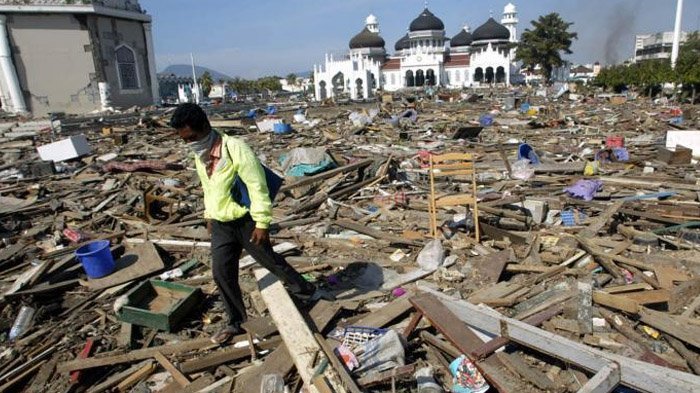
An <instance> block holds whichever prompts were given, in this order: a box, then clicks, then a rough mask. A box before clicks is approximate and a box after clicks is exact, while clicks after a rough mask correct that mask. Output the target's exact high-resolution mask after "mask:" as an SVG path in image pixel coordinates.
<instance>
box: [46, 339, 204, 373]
mask: <svg viewBox="0 0 700 393" xmlns="http://www.w3.org/2000/svg"><path fill="white" fill-rule="evenodd" d="M215 346H217V345H215V344H212V342H211V339H210V338H209V337H203V338H197V339H194V340H189V341H183V342H180V343H176V344H169V345H161V346H158V347H151V348H145V349H137V350H135V351H131V352H128V353H125V354H122V355H114V356H108V355H105V356H101V357H92V358H87V359H76V360H70V361H67V362H63V363H60V364H59V365H58V367H56V371H57V372H60V373H62V372H66V371H72V370H85V369H88V368H94V367H102V366H113V365H115V364H120V363H129V362H135V361H138V360H144V359H149V358H152V357H153V356H155V354H156V353H157V352H159V353H161V354H163V355H173V354H177V353H182V352H189V351H196V350H204V349H207V348H211V347H215Z"/></svg>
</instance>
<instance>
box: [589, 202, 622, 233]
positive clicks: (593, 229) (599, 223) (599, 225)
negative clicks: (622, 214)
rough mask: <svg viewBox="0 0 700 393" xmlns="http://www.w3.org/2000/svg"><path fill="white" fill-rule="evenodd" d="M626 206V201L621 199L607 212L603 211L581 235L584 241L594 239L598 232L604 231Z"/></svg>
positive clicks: (609, 207) (606, 210)
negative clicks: (616, 214) (609, 222)
mask: <svg viewBox="0 0 700 393" xmlns="http://www.w3.org/2000/svg"><path fill="white" fill-rule="evenodd" d="M624 204H625V201H624V200H622V199H619V200H617V201H615V202H614V203H613V204H612V205H610V206H608V208H607V209H605V211H603V212H602V213H601V214H600V215H598V217H596V218H594V219H593V222H592V223H590V224H589V225H588V226H587V227H586V228H585V229H584V230H582V231H581V232H580V233H579V236H581V237H582V238H584V239H588V238H591V237H594V236H595V235H596V234H597V233H598V231H600V230H601V229H603V227H605V225H606V224H607V223H608V220H610V218H611V217H612V216H613V215H615V213H617V211H618V210H620V208H621V207H622V205H624Z"/></svg>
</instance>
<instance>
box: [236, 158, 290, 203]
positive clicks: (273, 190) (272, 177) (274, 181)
mask: <svg viewBox="0 0 700 393" xmlns="http://www.w3.org/2000/svg"><path fill="white" fill-rule="evenodd" d="M261 165H262V164H261ZM262 167H263V170H264V171H265V180H266V181H267V190H268V196H269V197H270V202H274V201H275V197H276V196H277V193H278V192H279V191H280V188H282V183H284V179H283V178H281V177H279V176H277V174H276V173H275V172H273V171H272V170H271V169H270V168H268V167H266V166H265V165H263V166H262ZM231 198H233V200H234V201H235V202H236V203H237V204H239V205H241V206H245V207H247V208H249V209H250V194H248V187H247V186H246V185H245V183H244V182H243V180H241V178H240V177H238V175H236V178H235V179H234V181H233V185H232V186H231Z"/></svg>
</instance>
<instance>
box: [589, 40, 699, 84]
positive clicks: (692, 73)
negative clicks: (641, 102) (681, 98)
mask: <svg viewBox="0 0 700 393" xmlns="http://www.w3.org/2000/svg"><path fill="white" fill-rule="evenodd" d="M594 83H595V84H596V85H597V86H602V87H604V88H606V89H611V90H614V91H618V92H619V91H620V90H622V89H623V88H625V87H636V88H638V89H641V90H642V91H644V92H645V93H648V94H649V95H650V96H651V95H653V93H654V91H656V90H659V88H660V87H661V85H663V84H664V83H676V84H681V85H682V86H683V88H684V89H685V90H692V91H695V90H697V88H698V87H700V34H699V33H698V32H697V31H696V32H694V33H691V34H690V36H689V37H688V40H687V41H686V43H685V44H683V45H682V46H681V48H680V51H679V53H678V61H677V62H676V68H675V69H672V68H671V61H670V60H669V59H655V60H644V61H640V62H637V63H634V64H630V65H624V64H623V65H616V66H610V67H606V68H604V69H603V70H601V72H600V74H598V76H597V77H596V79H595V80H594Z"/></svg>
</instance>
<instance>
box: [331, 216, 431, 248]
mask: <svg viewBox="0 0 700 393" xmlns="http://www.w3.org/2000/svg"><path fill="white" fill-rule="evenodd" d="M333 224H335V225H338V226H341V227H343V228H347V229H350V230H353V231H355V232H358V233H362V234H363V235H367V236H371V237H373V238H375V239H381V240H386V241H388V242H390V243H392V244H404V245H408V246H415V247H420V246H422V245H423V242H420V241H416V240H410V239H404V238H402V237H399V236H395V235H392V234H388V233H386V232H383V231H381V230H378V229H374V228H370V227H367V226H365V225H361V224H356V223H354V222H352V221H348V220H335V221H333Z"/></svg>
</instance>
